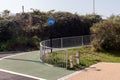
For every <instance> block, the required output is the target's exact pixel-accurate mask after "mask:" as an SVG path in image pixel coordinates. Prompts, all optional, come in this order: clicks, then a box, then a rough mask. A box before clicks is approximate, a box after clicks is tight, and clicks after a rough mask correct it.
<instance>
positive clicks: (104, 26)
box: [91, 16, 120, 50]
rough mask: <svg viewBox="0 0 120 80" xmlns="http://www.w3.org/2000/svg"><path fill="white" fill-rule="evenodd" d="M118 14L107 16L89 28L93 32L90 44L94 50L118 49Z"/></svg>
mask: <svg viewBox="0 0 120 80" xmlns="http://www.w3.org/2000/svg"><path fill="white" fill-rule="evenodd" d="M119 22H120V16H115V17H113V16H112V18H108V20H105V21H102V22H100V23H97V24H94V25H93V27H92V28H91V31H92V33H94V34H95V39H94V40H93V42H92V44H93V47H94V49H95V50H119V49H120V23H119Z"/></svg>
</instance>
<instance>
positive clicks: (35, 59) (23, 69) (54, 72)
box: [0, 51, 74, 80]
mask: <svg viewBox="0 0 120 80" xmlns="http://www.w3.org/2000/svg"><path fill="white" fill-rule="evenodd" d="M39 55H40V53H39V51H32V52H26V54H22V55H16V56H13V57H9V58H5V59H3V60H0V69H5V70H9V71H14V72H18V73H22V74H27V75H31V76H35V77H39V78H43V79H46V80H57V79H58V78H61V77H63V76H66V75H68V74H71V73H73V72H74V71H69V70H66V69H64V68H59V67H54V66H49V65H46V64H44V63H42V62H40V59H39V57H40V56H39Z"/></svg>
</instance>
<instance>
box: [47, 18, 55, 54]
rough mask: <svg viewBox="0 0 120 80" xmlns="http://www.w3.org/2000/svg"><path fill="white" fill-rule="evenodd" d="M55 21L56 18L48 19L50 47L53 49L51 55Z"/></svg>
mask: <svg viewBox="0 0 120 80" xmlns="http://www.w3.org/2000/svg"><path fill="white" fill-rule="evenodd" d="M54 23H55V19H54V18H48V25H50V47H51V53H52V28H51V27H52V25H54Z"/></svg>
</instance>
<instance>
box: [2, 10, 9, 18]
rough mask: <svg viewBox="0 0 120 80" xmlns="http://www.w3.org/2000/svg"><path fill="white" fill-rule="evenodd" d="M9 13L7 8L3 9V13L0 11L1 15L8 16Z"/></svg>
mask: <svg viewBox="0 0 120 80" xmlns="http://www.w3.org/2000/svg"><path fill="white" fill-rule="evenodd" d="M9 14H10V11H9V10H7V9H6V10H4V11H3V13H2V15H3V17H8V16H9Z"/></svg>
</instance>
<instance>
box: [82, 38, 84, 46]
mask: <svg viewBox="0 0 120 80" xmlns="http://www.w3.org/2000/svg"><path fill="white" fill-rule="evenodd" d="M83 45H84V42H83V36H82V46H83Z"/></svg>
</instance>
